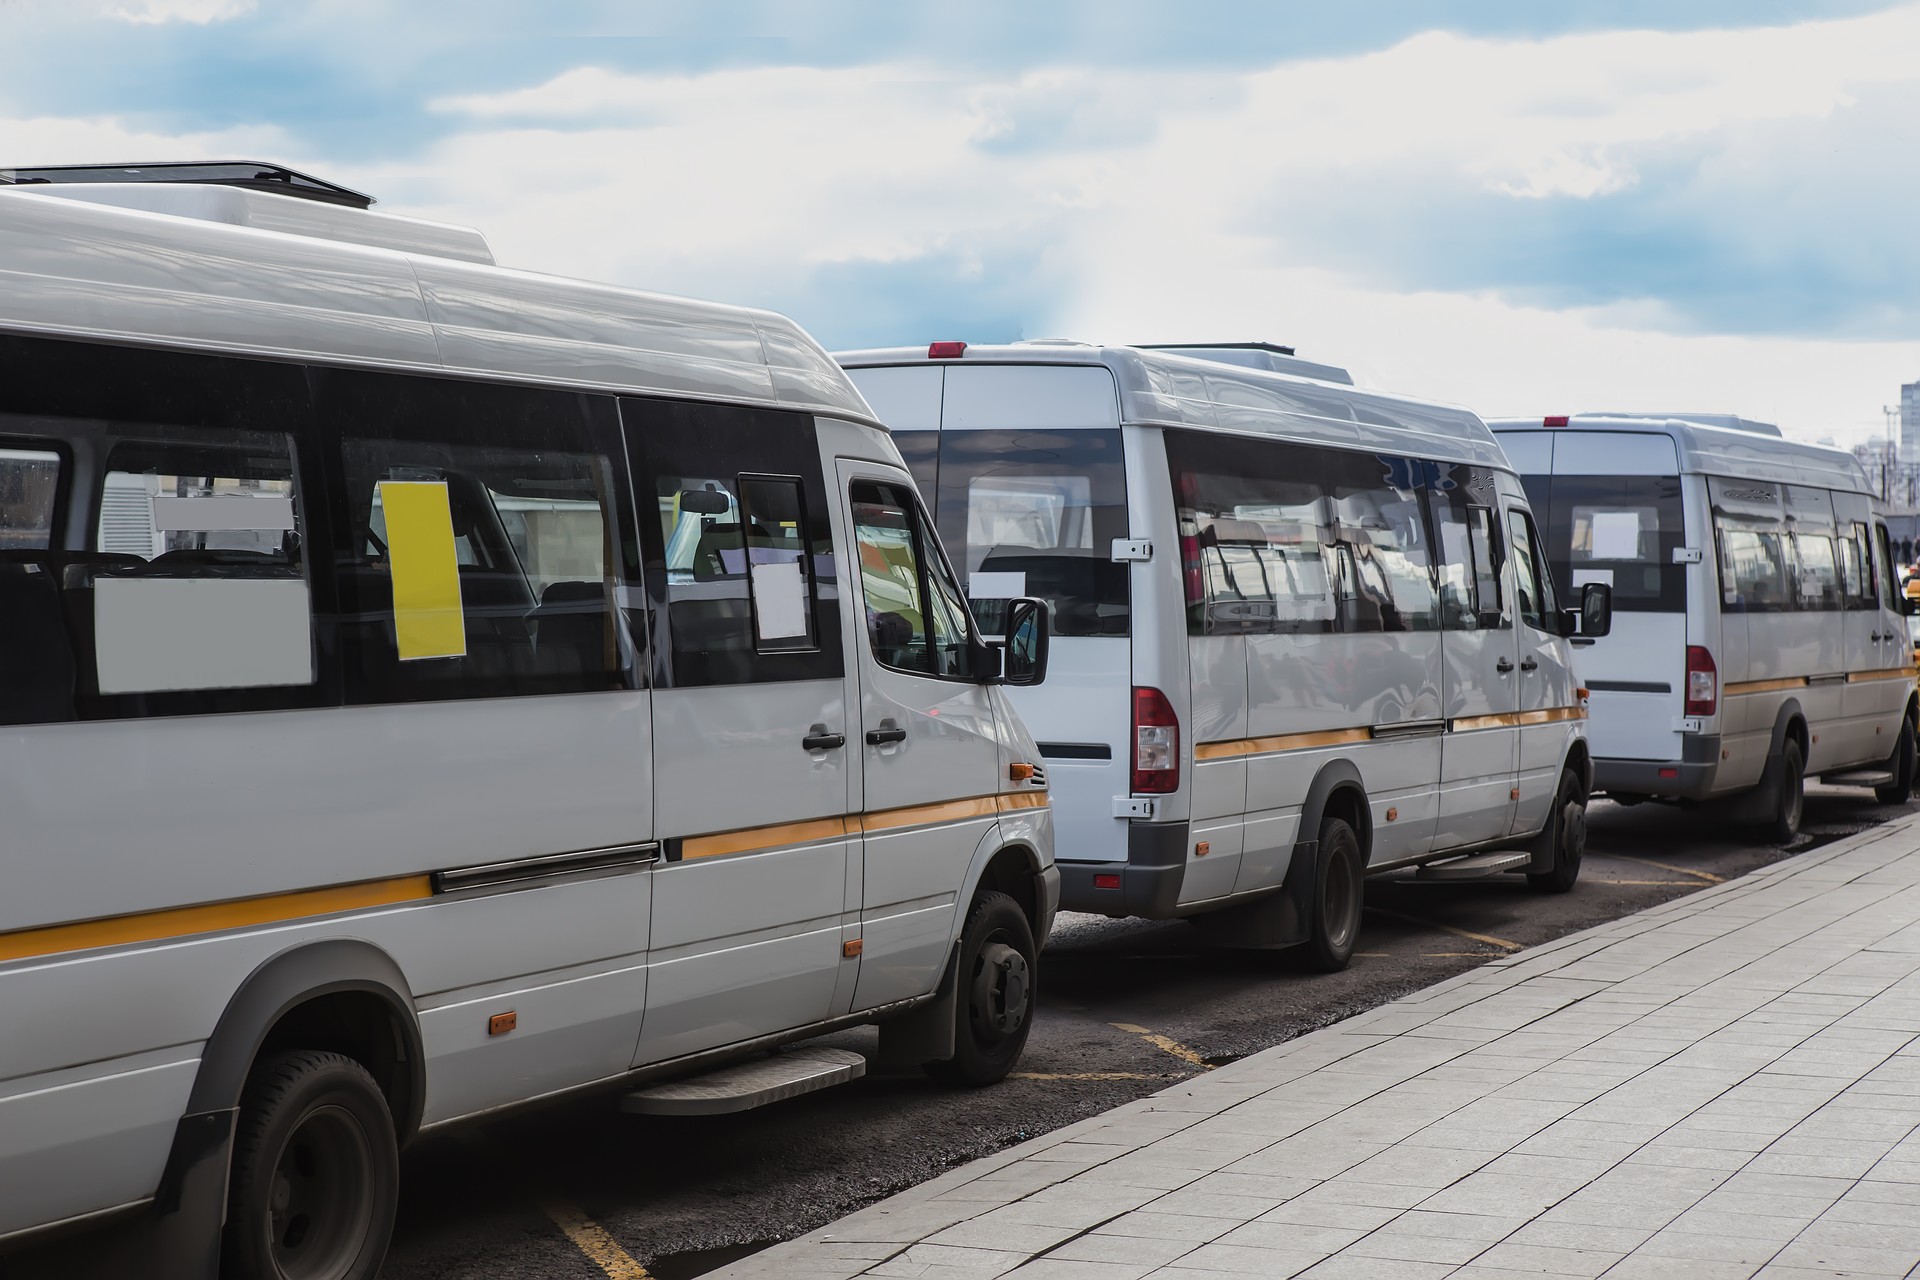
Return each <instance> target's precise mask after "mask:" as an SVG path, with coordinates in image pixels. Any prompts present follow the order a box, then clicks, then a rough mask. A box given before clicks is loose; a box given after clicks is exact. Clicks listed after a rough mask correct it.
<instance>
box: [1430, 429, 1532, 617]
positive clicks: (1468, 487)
mask: <svg viewBox="0 0 1920 1280" xmlns="http://www.w3.org/2000/svg"><path fill="white" fill-rule="evenodd" d="M1495 493H1496V490H1495V488H1494V481H1493V474H1492V473H1491V472H1489V471H1486V470H1483V469H1482V468H1479V467H1466V466H1455V467H1452V468H1449V469H1448V470H1447V472H1446V479H1445V481H1444V482H1443V484H1442V485H1441V486H1438V487H1435V488H1431V489H1429V490H1428V494H1429V497H1430V498H1431V500H1432V502H1431V506H1432V511H1433V525H1434V535H1435V539H1436V541H1437V543H1438V545H1439V549H1440V554H1439V556H1438V557H1437V559H1438V571H1439V575H1440V589H1441V600H1442V607H1443V611H1444V622H1445V625H1446V627H1447V629H1448V630H1453V631H1472V630H1491V629H1496V628H1499V627H1505V626H1512V625H1513V624H1512V620H1511V619H1510V618H1508V617H1507V616H1506V613H1505V609H1506V602H1505V601H1504V600H1503V599H1502V592H1501V590H1500V544H1499V529H1498V525H1497V522H1496V520H1495V517H1494V514H1493V509H1492V507H1491V506H1482V505H1479V504H1478V503H1476V502H1475V501H1474V499H1476V498H1479V499H1482V500H1484V501H1486V502H1488V503H1491V502H1493V501H1496V498H1495Z"/></svg>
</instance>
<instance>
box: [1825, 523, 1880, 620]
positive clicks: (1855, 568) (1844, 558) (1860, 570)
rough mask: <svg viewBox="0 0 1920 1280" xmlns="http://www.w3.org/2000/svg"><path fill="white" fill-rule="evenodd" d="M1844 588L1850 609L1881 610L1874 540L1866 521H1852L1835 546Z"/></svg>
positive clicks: (1841, 589) (1842, 589) (1844, 597)
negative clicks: (1875, 580)
mask: <svg viewBox="0 0 1920 1280" xmlns="http://www.w3.org/2000/svg"><path fill="white" fill-rule="evenodd" d="M1835 554H1836V558H1837V560H1838V568H1839V572H1840V591H1841V596H1842V599H1843V600H1844V601H1845V604H1846V607H1847V608H1849V609H1877V608H1879V607H1880V602H1879V600H1878V599H1876V598H1875V596H1874V594H1873V541H1872V537H1871V535H1870V534H1869V533H1868V531H1867V526H1866V525H1864V524H1858V523H1855V524H1849V525H1847V526H1845V528H1844V529H1843V530H1842V532H1841V535H1840V537H1839V538H1838V540H1837V543H1836V546H1835Z"/></svg>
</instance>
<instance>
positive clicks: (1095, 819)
mask: <svg viewBox="0 0 1920 1280" xmlns="http://www.w3.org/2000/svg"><path fill="white" fill-rule="evenodd" d="M1201 357H1204V358H1201ZM837 358H838V359H839V360H840V362H841V364H842V365H843V366H845V367H846V369H847V370H848V372H849V373H850V374H851V375H852V378H853V381H854V384H855V385H856V386H858V387H859V388H860V389H861V392H862V393H863V394H864V395H865V396H866V398H867V401H868V403H869V404H871V405H872V406H873V407H874V411H875V412H876V413H877V414H878V415H879V416H880V417H881V419H882V420H884V421H885V422H887V423H888V425H889V426H890V427H892V429H893V433H894V440H895V443H896V444H898V445H899V446H900V449H901V452H902V453H903V454H905V456H906V458H907V462H908V465H909V466H910V467H911V468H912V469H913V471H914V474H915V476H916V477H917V478H918V480H919V483H920V490H921V492H922V493H923V494H926V495H928V498H929V500H930V502H931V503H932V505H933V508H934V514H935V520H936V521H937V522H938V524H939V526H940V531H941V535H942V537H943V538H944V539H945V541H946V545H947V547H948V548H949V549H950V550H951V551H952V553H953V555H954V557H955V560H956V562H957V564H958V565H959V567H960V568H962V569H963V571H964V572H965V574H966V575H967V585H968V591H969V595H970V597H971V598H972V601H973V606H974V610H975V613H976V615H977V616H978V617H979V618H980V621H981V625H982V626H983V627H984V628H985V629H986V630H987V631H989V632H992V631H995V630H996V629H997V628H998V627H999V626H1000V625H1001V624H1000V621H999V619H1000V617H1001V616H1002V614H1003V612H1004V610H1005V608H1006V603H1005V602H1006V601H1009V600H1013V599H1020V598H1038V599H1041V600H1044V601H1046V602H1047V605H1048V607H1049V608H1050V609H1051V611H1052V614H1053V641H1052V644H1053V650H1052V654H1053V665H1052V675H1051V677H1050V678H1049V680H1048V682H1047V684H1046V685H1045V686H1044V687H1042V688H1037V689H1024V690H1020V691H1019V692H1018V693H1017V694H1016V695H1015V701H1016V704H1017V705H1018V706H1019V708H1020V712H1021V715H1022V716H1023V717H1024V718H1025V719H1026V721H1027V723H1028V725H1029V726H1030V727H1031V728H1032V729H1033V731H1034V734H1035V736H1036V737H1037V738H1039V739H1040V753H1041V755H1042V756H1044V757H1045V758H1046V765H1047V768H1048V770H1049V775H1050V779H1051V785H1052V792H1053V798H1054V801H1053V803H1054V821H1055V824H1056V838H1057V841H1058V844H1057V849H1056V852H1057V854H1058V856H1059V859H1060V868H1061V881H1062V889H1061V901H1062V904H1063V905H1064V906H1066V907H1068V908H1070V909H1073V910H1077V911H1090V912H1104V913H1107V914H1110V915H1138V916H1147V917H1153V918H1171V917H1193V918H1195V919H1196V922H1197V923H1198V924H1199V925H1200V926H1201V927H1202V928H1203V929H1204V930H1205V936H1206V937H1208V938H1209V939H1212V940H1216V941H1220V942H1223V943H1233V944H1237V945H1260V946H1276V947H1277V946H1283V945H1293V944H1305V947H1306V951H1305V954H1306V956H1307V957H1308V958H1309V959H1310V961H1311V962H1312V963H1313V964H1314V965H1316V966H1319V967H1323V968H1329V969H1331V968H1338V967H1340V966H1342V965H1344V964H1345V963H1346V961H1347V959H1348V957H1349V956H1350V955H1351V954H1352V950H1353V944H1354V939H1355V937H1356V934H1357V931H1358V925H1359V919H1360V912H1361V889H1362V885H1361V881H1362V879H1363V877H1364V876H1365V875H1366V874H1367V873H1371V872H1384V871H1391V870H1398V869H1405V868H1412V867H1416V866H1423V865H1424V870H1423V874H1428V875H1432V876H1460V877H1466V876H1480V875H1488V874H1494V873H1497V872H1508V871H1510V872H1516V873H1519V872H1524V873H1526V874H1527V875H1528V876H1529V877H1530V878H1531V879H1532V880H1533V882H1534V883H1535V884H1536V885H1537V886H1539V887H1542V888H1549V889H1558V890H1565V889H1568V888H1570V887H1571V886H1572V884H1573V882H1574V878H1575V877H1576V875H1577V874H1578V872H1579V864H1580V857H1581V852H1582V849H1583V847H1584V840H1585V804H1586V796H1587V790H1588V786H1589V784H1590V780H1591V778H1590V765H1589V761H1588V758H1587V746H1586V739H1585V718H1586V711H1585V708H1584V707H1583V705H1582V703H1581V694H1580V691H1579V689H1578V688H1577V686H1576V684H1575V681H1574V677H1573V672H1572V665H1571V654H1572V650H1571V649H1570V648H1569V646H1568V641H1567V637H1568V636H1569V635H1570V634H1573V633H1574V632H1575V631H1577V630H1579V629H1581V628H1582V627H1584V628H1585V629H1586V630H1587V631H1588V632H1589V633H1590V634H1599V633H1602V632H1604V630H1605V627H1606V616H1607V600H1608V596H1609V594H1610V593H1609V592H1608V591H1607V590H1606V589H1605V588H1604V587H1595V588H1593V589H1591V590H1590V591H1587V592H1586V593H1585V596H1584V599H1583V600H1582V601H1581V602H1580V607H1579V608H1572V609H1568V608H1563V607H1562V601H1561V600H1560V598H1559V597H1558V596H1557V595H1556V593H1555V591H1554V588H1553V586H1552V584H1551V583H1550V582H1549V581H1548V579H1547V577H1546V573H1545V562H1544V560H1543V559H1542V558H1541V556H1540V552H1539V539H1538V537H1537V535H1536V533H1535V529H1534V522H1533V517H1532V516H1531V515H1530V514H1529V513H1528V510H1527V503H1526V497H1525V494H1524V493H1523V491H1522V489H1521V486H1520V481H1519V479H1518V477H1516V476H1515V475H1514V474H1513V472H1512V471H1511V470H1510V469H1509V468H1508V467H1507V464H1506V459H1505V458H1504V456H1503V455H1502V454H1501V452H1500V447H1499V445H1498V444H1497V443H1495V441H1494V438H1493V436H1492V434H1491V433H1490V432H1489V431H1488V430H1487V428H1486V426H1485V425H1484V424H1482V423H1481V421H1480V420H1479V419H1478V418H1476V417H1474V416H1473V415H1472V414H1471V413H1467V412H1465V411H1463V410H1459V409H1451V408H1445V407H1441V406H1438V405H1433V404H1426V403H1421V402H1419V401H1415V400H1409V399H1403V398H1399V397H1395V396H1389V395H1381V394H1376V393H1373V392H1366V391H1360V390H1357V389H1356V388H1354V387H1353V386H1351V385H1349V384H1348V383H1347V382H1345V381H1344V379H1345V374H1344V373H1342V372H1341V371H1339V370H1337V369H1334V368H1332V367H1330V366H1325V365H1305V362H1299V365H1296V364H1295V363H1294V361H1293V359H1292V358H1291V356H1290V355H1289V353H1287V352H1286V351H1285V350H1284V349H1277V348H1261V347H1257V346H1248V347H1237V348H1203V347H1194V348H1184V349H1181V350H1180V351H1173V350H1155V349H1142V348H1128V347H1095V346H1086V345H1081V344H1075V343H1057V342H1039V343H1016V344H1012V345H1007V346H992V347H978V346H974V347H969V346H966V345H965V344H963V343H959V342H938V343H934V344H933V345H932V346H930V347H926V348H911V349H898V350H878V351H861V352H851V353H842V354H840V355H839V356H838V357H837ZM1302 365H1304V366H1305V367H1304V369H1303V370H1302V372H1301V373H1295V372H1293V370H1294V369H1296V368H1299V367H1300V366H1302ZM1336 379H1339V380H1336ZM1426 864H1430V865H1426Z"/></svg>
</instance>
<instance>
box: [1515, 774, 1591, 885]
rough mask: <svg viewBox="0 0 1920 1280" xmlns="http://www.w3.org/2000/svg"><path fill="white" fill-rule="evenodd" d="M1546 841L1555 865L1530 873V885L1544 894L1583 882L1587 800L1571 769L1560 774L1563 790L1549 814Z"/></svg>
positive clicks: (1557, 795) (1557, 793)
mask: <svg viewBox="0 0 1920 1280" xmlns="http://www.w3.org/2000/svg"><path fill="white" fill-rule="evenodd" d="M1546 842H1547V847H1548V848H1549V849H1551V850H1553V865H1552V867H1550V868H1548V869H1547V870H1545V871H1534V872H1528V873H1527V883H1528V884H1530V885H1532V886H1533V887H1534V888H1536V889H1539V890H1540V891H1541V892H1543V893H1566V892H1568V891H1569V890H1571V889H1572V888H1573V886H1574V882H1575V881H1577V880H1579V879H1580V862H1581V860H1582V859H1583V858H1585V857H1586V856H1587V798H1586V796H1585V795H1584V794H1583V793H1582V791H1581V788H1580V777H1579V775H1578V774H1576V773H1575V772H1574V771H1573V770H1571V769H1563V770H1562V771H1561V773H1560V789H1559V790H1558V791H1556V792H1554V795H1553V810H1552V812H1550V813H1549V814H1548V815H1547V832H1546Z"/></svg>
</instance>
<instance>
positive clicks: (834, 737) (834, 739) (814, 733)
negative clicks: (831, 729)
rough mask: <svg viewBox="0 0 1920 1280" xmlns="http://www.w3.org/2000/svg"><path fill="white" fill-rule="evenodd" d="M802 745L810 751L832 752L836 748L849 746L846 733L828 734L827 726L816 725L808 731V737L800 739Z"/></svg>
mask: <svg viewBox="0 0 1920 1280" xmlns="http://www.w3.org/2000/svg"><path fill="white" fill-rule="evenodd" d="M800 745H801V746H803V747H805V748H806V749H807V750H809V751H831V750H833V749H834V748H835V747H844V746H846V745H847V735H846V734H844V733H828V732H827V726H825V725H823V724H816V725H813V726H811V727H809V728H808V729H807V736H806V737H804V738H802V739H800Z"/></svg>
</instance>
